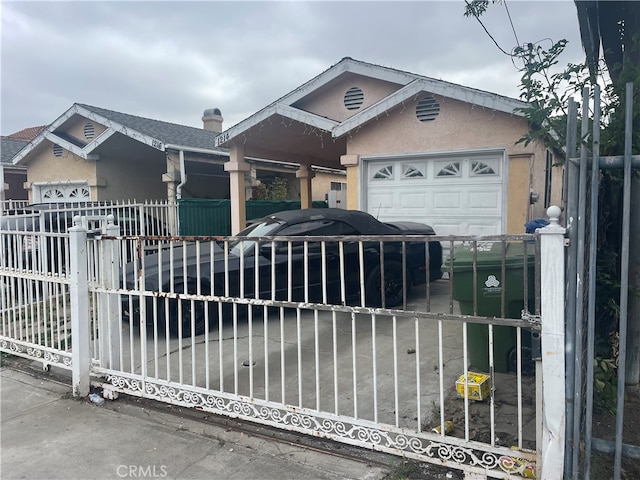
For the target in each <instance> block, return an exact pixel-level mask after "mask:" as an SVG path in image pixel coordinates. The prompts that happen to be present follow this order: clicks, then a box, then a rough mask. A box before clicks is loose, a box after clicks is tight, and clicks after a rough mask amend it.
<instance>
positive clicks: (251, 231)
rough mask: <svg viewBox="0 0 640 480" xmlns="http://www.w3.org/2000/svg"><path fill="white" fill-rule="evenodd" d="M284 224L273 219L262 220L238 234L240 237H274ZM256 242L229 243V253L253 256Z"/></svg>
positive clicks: (237, 241)
mask: <svg viewBox="0 0 640 480" xmlns="http://www.w3.org/2000/svg"><path fill="white" fill-rule="evenodd" d="M281 226H282V222H280V221H278V220H275V219H273V218H267V219H264V220H260V221H258V222H256V223H253V224H251V225H249V226H248V227H247V228H245V229H244V230H243V231H241V232H240V233H238V235H236V236H238V237H268V236H270V235H273V234H274V233H275V232H276V231H278V230H279V229H280V227H281ZM255 244H256V242H254V241H252V240H234V241H231V242H229V252H230V253H231V254H233V255H236V256H238V257H239V256H240V253H241V252H244V255H245V256H249V255H253V254H254V252H255V248H256V247H255Z"/></svg>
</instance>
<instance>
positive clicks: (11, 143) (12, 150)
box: [0, 137, 29, 165]
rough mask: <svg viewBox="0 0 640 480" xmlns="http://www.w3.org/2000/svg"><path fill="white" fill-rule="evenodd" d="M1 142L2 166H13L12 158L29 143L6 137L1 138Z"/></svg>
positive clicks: (0, 161) (0, 158) (0, 155)
mask: <svg viewBox="0 0 640 480" xmlns="http://www.w3.org/2000/svg"><path fill="white" fill-rule="evenodd" d="M1 142H2V143H1V144H0V163H2V164H3V165H5V164H6V165H13V157H15V156H16V154H17V153H18V152H19V151H20V150H22V149H23V148H24V147H25V146H26V145H27V144H28V143H29V142H28V141H26V140H17V139H15V138H8V137H2V139H1Z"/></svg>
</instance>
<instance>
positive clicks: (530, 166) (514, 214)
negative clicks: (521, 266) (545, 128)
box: [347, 93, 545, 233]
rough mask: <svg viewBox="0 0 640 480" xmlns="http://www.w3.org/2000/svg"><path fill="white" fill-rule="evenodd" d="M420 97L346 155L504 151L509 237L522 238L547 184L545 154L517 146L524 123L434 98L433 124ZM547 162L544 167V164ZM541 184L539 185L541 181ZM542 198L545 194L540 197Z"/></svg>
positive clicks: (351, 194) (352, 142)
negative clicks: (419, 111)
mask: <svg viewBox="0 0 640 480" xmlns="http://www.w3.org/2000/svg"><path fill="white" fill-rule="evenodd" d="M424 95H427V94H426V93H423V94H420V95H416V96H415V97H414V98H411V99H409V100H407V101H405V102H404V103H403V104H401V105H398V106H396V107H395V108H393V109H391V110H390V111H389V112H387V113H385V114H384V115H381V116H379V118H376V119H374V120H372V121H370V122H368V123H367V124H365V125H363V126H362V127H361V128H360V129H359V130H357V131H355V132H352V133H351V134H350V137H349V140H348V143H347V155H354V156H359V157H362V156H365V157H366V156H371V155H385V154H388V155H401V154H415V153H425V154H437V153H444V152H451V151H474V150H483V149H492V150H502V151H504V152H505V156H506V157H507V158H508V159H509V165H508V172H509V173H508V187H507V209H506V212H505V214H506V215H507V222H506V223H507V233H522V232H523V231H524V223H525V222H526V221H527V220H529V216H530V215H531V211H530V207H529V193H530V190H531V188H533V186H534V185H535V186H536V188H538V187H539V184H540V182H542V183H544V162H545V156H544V149H542V148H539V147H536V146H535V145H534V144H531V145H529V146H524V144H516V142H517V141H518V140H519V139H520V138H521V137H522V136H523V135H524V133H525V132H526V131H527V128H528V127H527V122H526V120H525V119H523V118H522V117H519V116H516V115H511V114H508V113H504V112H500V111H497V110H493V109H491V108H483V107H479V106H477V105H472V104H470V103H466V102H462V101H458V100H454V99H451V98H447V97H442V96H435V98H436V100H437V101H438V103H439V105H440V113H439V115H438V116H437V117H436V119H435V120H433V121H428V122H421V121H419V120H418V119H417V118H416V114H415V110H416V106H417V103H418V102H419V100H420V99H421V98H422V97H423V96H424ZM540 162H542V163H540ZM358 168H359V166H358V167H356V168H354V167H351V168H349V169H348V172H347V178H348V198H347V200H348V206H349V208H358V205H359V198H360V192H359V190H358V187H359V182H360V181H361V175H360V174H359V170H358ZM539 177H541V178H542V180H540V178H539ZM540 193H542V192H540Z"/></svg>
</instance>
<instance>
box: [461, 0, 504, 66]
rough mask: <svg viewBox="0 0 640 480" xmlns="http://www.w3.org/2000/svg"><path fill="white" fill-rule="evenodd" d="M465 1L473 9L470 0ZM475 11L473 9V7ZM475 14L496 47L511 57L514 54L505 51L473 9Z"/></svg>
mask: <svg viewBox="0 0 640 480" xmlns="http://www.w3.org/2000/svg"><path fill="white" fill-rule="evenodd" d="M464 3H466V4H467V6H469V8H470V9H471V5H470V4H469V1H468V0H464ZM472 11H473V9H472ZM473 12H474V13H473V16H474V17H475V19H476V20H477V21H478V23H479V24H480V26H481V27H482V29H483V30H484V31H485V33H486V34H487V35H488V36H489V38H490V39H491V41H492V42H493V43H494V44H495V46H496V47H498V50H500V51H501V52H502V53H504V54H505V55H507V56H509V57H513V55H512V54H511V53H509V52H507V51H505V50H504V49H503V48H502V47H501V46H500V45H498V42H497V41H496V39H495V38H493V35H491V34H490V33H489V30H487V27H485V26H484V23H482V20H480V17H479V16H478V15H477V14H476V13H475V11H473Z"/></svg>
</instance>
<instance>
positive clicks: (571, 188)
mask: <svg viewBox="0 0 640 480" xmlns="http://www.w3.org/2000/svg"><path fill="white" fill-rule="evenodd" d="M568 110H569V116H568V119H567V159H569V158H573V157H575V156H576V131H577V127H578V106H577V105H576V103H575V101H574V99H573V97H572V98H569V107H568ZM565 172H566V173H565V188H564V195H565V199H564V206H565V226H566V228H567V233H568V236H569V248H568V249H567V270H566V277H565V278H566V281H567V289H566V293H565V298H566V302H567V303H566V307H565V318H566V328H565V365H566V375H567V377H566V378H567V380H566V382H565V401H566V419H567V428H566V438H565V459H566V460H565V465H564V478H571V476H572V474H573V473H572V472H573V469H572V466H573V465H572V463H571V459H572V458H573V446H574V442H573V438H574V437H573V434H574V432H573V415H574V399H573V391H574V386H575V371H576V369H575V363H574V360H575V351H576V344H577V342H576V295H575V291H576V284H577V281H576V272H577V268H578V267H577V265H578V257H577V253H578V242H577V240H578V229H577V220H578V218H577V217H578V199H579V198H578V183H579V178H578V177H579V169H578V165H577V164H575V163H574V162H569V161H566V162H565Z"/></svg>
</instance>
